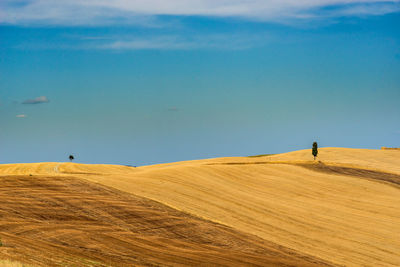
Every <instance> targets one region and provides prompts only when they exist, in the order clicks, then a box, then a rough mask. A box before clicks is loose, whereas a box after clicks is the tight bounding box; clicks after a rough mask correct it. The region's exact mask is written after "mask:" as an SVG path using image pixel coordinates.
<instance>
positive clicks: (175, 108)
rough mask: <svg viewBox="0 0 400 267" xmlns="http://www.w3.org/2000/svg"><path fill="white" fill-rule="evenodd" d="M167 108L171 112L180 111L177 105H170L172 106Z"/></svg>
mask: <svg viewBox="0 0 400 267" xmlns="http://www.w3.org/2000/svg"><path fill="white" fill-rule="evenodd" d="M167 110H168V111H171V112H177V111H179V108H177V107H170V108H168V109H167Z"/></svg>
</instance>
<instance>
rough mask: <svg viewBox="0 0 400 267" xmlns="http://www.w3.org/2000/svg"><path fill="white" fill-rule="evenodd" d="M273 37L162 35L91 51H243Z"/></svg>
mask: <svg viewBox="0 0 400 267" xmlns="http://www.w3.org/2000/svg"><path fill="white" fill-rule="evenodd" d="M272 39H273V37H272V36H271V35H270V34H268V33H264V34H261V33H259V34H257V35H250V34H208V35H194V36H182V35H163V36H143V37H138V38H129V37H128V38H123V39H119V40H118V39H117V40H115V41H111V42H107V43H99V44H94V45H93V44H92V46H91V48H93V49H104V50H193V49H225V50H226V49H228V50H244V49H248V48H254V47H259V46H262V45H264V44H266V43H268V42H270V41H271V40H272Z"/></svg>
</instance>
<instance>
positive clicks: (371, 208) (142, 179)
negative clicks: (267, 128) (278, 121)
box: [0, 148, 400, 266]
mask: <svg viewBox="0 0 400 267" xmlns="http://www.w3.org/2000/svg"><path fill="white" fill-rule="evenodd" d="M312 158H313V157H312V155H311V151H310V150H304V151H295V152H290V153H286V154H278V155H268V156H260V157H242V158H218V159H209V160H199V161H186V162H178V163H171V164H160V165H153V166H145V167H139V168H129V167H124V166H107V165H80V164H72V163H65V164H61V165H59V164H57V163H43V164H35V165H32V164H31V165H29V164H25V165H3V166H0V173H3V174H10V175H15V174H29V173H33V175H34V176H33V178H35V177H36V175H40V174H46V175H48V176H52V177H57V176H75V177H79V178H83V179H86V180H88V181H93V182H96V183H100V184H103V185H107V186H110V187H113V188H116V189H119V190H122V191H125V192H128V193H132V194H135V195H137V196H142V197H146V198H150V199H153V200H156V201H158V202H160V203H164V204H166V205H168V206H170V207H173V208H175V209H176V210H180V211H184V212H186V213H190V214H193V215H195V216H198V217H201V218H204V219H206V220H210V221H214V222H218V223H221V224H223V225H226V226H229V227H231V229H236V230H238V231H240V232H242V233H247V234H250V235H256V236H258V237H260V238H262V239H263V240H265V242H267V243H268V244H276V245H278V246H282V247H283V248H285V249H286V248H288V249H291V250H292V251H296V253H298V255H310V256H311V257H314V259H317V258H319V259H322V260H324V261H325V262H330V263H332V264H343V265H347V266H399V265H400V253H399V251H400V236H399V233H400V190H399V188H398V187H396V186H392V185H391V184H388V183H387V181H386V182H382V181H381V180H382V179H380V178H385V179H386V178H387V179H389V178H390V179H394V180H396V179H397V177H398V175H400V153H399V151H395V150H366V149H345V148H323V149H320V153H319V157H318V159H319V160H321V161H322V162H323V163H324V164H325V165H326V166H330V167H329V168H328V169H326V168H325V169H321V168H319V167H315V166H311V165H310V164H314V163H313V160H312ZM304 164H306V165H307V164H308V165H310V166H311V167H310V166H308V167H307V168H305V165H304ZM299 165H302V166H299ZM354 170H355V171H356V172H357V173H355V172H354ZM359 170H361V171H359ZM57 171H58V172H57ZM396 181H397V180H396Z"/></svg>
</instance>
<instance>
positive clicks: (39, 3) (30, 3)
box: [0, 0, 400, 26]
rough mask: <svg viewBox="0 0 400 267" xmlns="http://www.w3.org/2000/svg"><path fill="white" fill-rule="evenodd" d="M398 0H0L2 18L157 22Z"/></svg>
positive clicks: (370, 8) (374, 5) (322, 11)
mask: <svg viewBox="0 0 400 267" xmlns="http://www.w3.org/2000/svg"><path fill="white" fill-rule="evenodd" d="M399 3H400V0H229V1H226V0H220V1H218V0H186V1H182V0H168V1H165V0H135V1H126V0H107V1H106V0H92V1H87V0H86V1H82V0H59V1H54V0H20V1H15V0H2V1H1V3H0V23H3V24H26V25H31V24H45V25H101V24H103V25H104V24H105V25H107V24H140V25H145V26H154V25H157V19H155V17H157V16H158V15H167V16H168V15H170V16H192V15H194V16H211V17H237V18H242V19H252V20H263V21H285V20H292V19H299V20H307V19H313V18H320V17H325V16H327V17H330V16H358V15H381V14H387V13H392V12H398V11H399V9H400V7H399ZM327 9H329V11H328V12H327V11H326V10H327ZM330 9H331V10H330Z"/></svg>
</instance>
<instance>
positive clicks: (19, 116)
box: [15, 114, 28, 118]
mask: <svg viewBox="0 0 400 267" xmlns="http://www.w3.org/2000/svg"><path fill="white" fill-rule="evenodd" d="M15 117H17V118H26V117H28V116H27V115H25V114H19V115H17V116H15Z"/></svg>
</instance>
